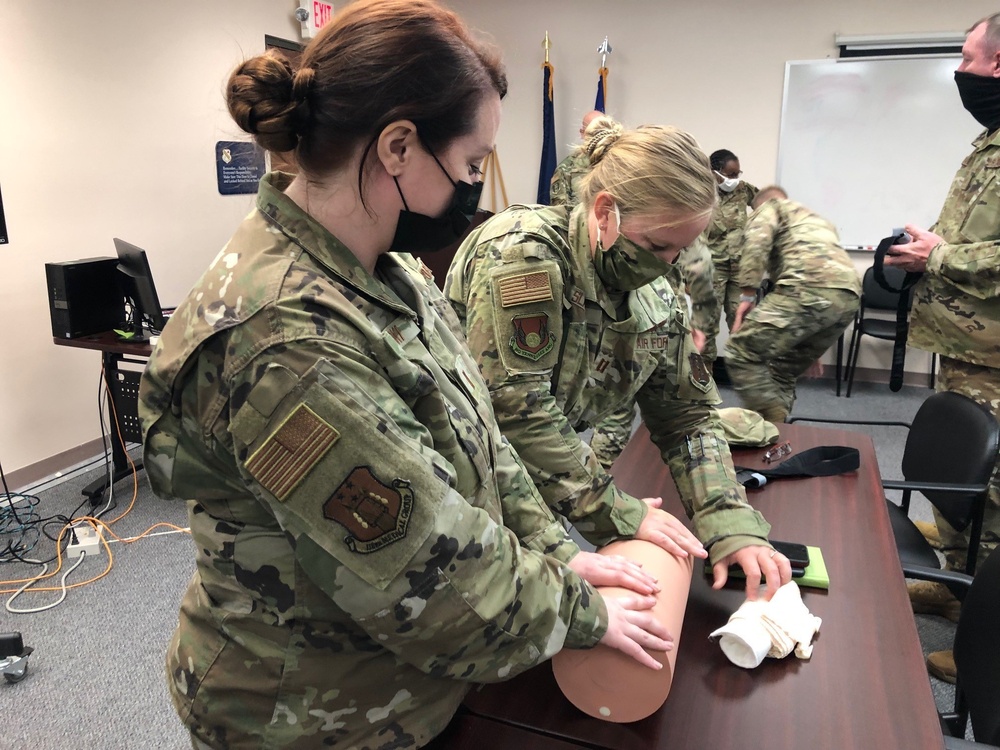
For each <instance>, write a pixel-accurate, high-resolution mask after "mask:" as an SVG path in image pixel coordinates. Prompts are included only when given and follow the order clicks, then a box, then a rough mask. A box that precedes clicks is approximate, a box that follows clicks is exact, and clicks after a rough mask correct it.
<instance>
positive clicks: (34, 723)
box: [0, 380, 954, 750]
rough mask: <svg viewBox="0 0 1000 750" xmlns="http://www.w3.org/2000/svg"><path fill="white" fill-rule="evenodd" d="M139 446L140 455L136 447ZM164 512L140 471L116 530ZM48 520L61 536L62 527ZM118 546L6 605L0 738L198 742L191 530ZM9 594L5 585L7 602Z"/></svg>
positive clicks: (921, 513) (122, 499) (908, 411)
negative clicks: (169, 648) (23, 669)
mask: <svg viewBox="0 0 1000 750" xmlns="http://www.w3.org/2000/svg"><path fill="white" fill-rule="evenodd" d="M930 393H931V391H930V390H928V389H926V388H915V387H909V386H907V387H905V388H904V389H903V390H902V391H900V392H899V393H891V392H890V391H889V390H888V388H887V387H886V386H884V385H875V384H868V383H859V384H855V390H854V393H853V394H852V397H851V398H850V399H846V398H835V397H834V395H833V386H832V382H831V381H823V380H818V381H804V382H803V384H802V386H801V387H800V392H799V400H798V402H797V403H796V406H795V410H794V412H793V414H794V415H800V414H801V415H805V414H809V415H817V416H828V417H846V418H864V419H903V420H908V419H910V418H911V417H912V416H913V414H914V413H915V412H916V410H917V408H918V407H919V406H920V403H921V402H922V401H923V399H924V398H926V397H927V396H928V395H929V394H930ZM723 395H724V397H725V400H726V404H727V405H736V403H737V402H736V399H735V397H734V395H733V393H732V392H731V391H729V390H727V389H723ZM858 429H863V428H858ZM871 432H872V434H873V437H874V439H875V444H876V448H877V453H878V459H879V464H880V466H881V467H882V473H883V475H884V476H886V477H898V476H899V474H898V471H896V469H897V467H898V466H899V465H900V459H901V454H902V444H903V440H904V437H905V435H904V434H903V431H901V430H899V429H894V430H885V429H882V430H872V431H871ZM132 455H136V453H135V451H132ZM100 471H101V469H94V468H91V469H90V470H89V471H88V470H86V469H80V470H78V471H76V472H73V473H71V474H69V475H68V476H66V477H60V478H58V479H55V480H53V481H50V482H47V483H45V484H44V485H41V486H38V487H36V488H25V490H24V491H25V492H29V493H31V494H34V495H35V496H37V497H38V498H39V503H38V505H37V506H36V508H35V510H36V511H37V512H38V513H39V514H40V515H42V516H46V517H49V516H56V515H58V514H69V513H71V512H72V511H73V510H74V508H76V507H77V506H78V505H79V504H80V502H81V500H83V498H82V497H81V495H80V490H81V488H82V487H83V486H84V485H85V484H86V483H87V482H89V481H90V480H91V479H93V478H95V477H96V476H98V474H99V473H100ZM12 489H13V488H12ZM115 491H116V497H115V499H114V502H115V503H116V504H117V507H116V508H115V509H113V510H111V511H110V512H109V513H108V514H106V515H105V516H104V517H103V518H105V519H108V520H109V519H111V518H114V517H115V516H117V515H118V514H120V513H121V512H122V511H123V510H124V509H125V508H126V506H128V504H129V502H130V500H131V495H132V482H131V480H123V481H121V482H119V483H118V484H117V485H116V486H115ZM913 514H914V515H915V516H917V517H924V518H929V517H930V512H929V510H928V508H927V506H926V505H925V504H924V505H921V504H920V503H917V504H916V505H915V507H914V512H913ZM161 521H166V522H169V523H172V524H176V525H178V526H186V525H187V518H186V513H185V511H184V508H183V507H182V506H181V505H180V504H178V503H170V502H165V501H162V500H160V499H158V498H156V497H155V496H153V494H152V492H151V491H150V490H149V485H148V483H147V481H146V477H145V474H144V473H142V472H140V473H139V475H138V497H137V501H136V503H135V506H134V508H133V509H132V511H131V512H130V513H129V514H128V515H127V516H125V517H124V518H123V519H122V520H120V521H118V522H116V523H115V524H114V525H113V529H114V530H115V533H116V534H118V535H119V536H120V537H123V538H127V537H131V536H133V535H137V534H139V533H141V532H142V531H144V530H145V529H147V528H148V527H149V526H151V525H153V524H154V523H158V522H161ZM8 529H9V527H8ZM49 529H50V531H52V532H53V533H58V524H57V523H54V524H52V525H50V526H49ZM161 531H162V530H161ZM11 540H12V536H11V533H10V532H9V530H8V532H7V533H5V534H3V535H2V536H0V546H2V547H6V546H7V544H8V543H9V542H10V541H11ZM111 547H112V554H113V565H112V568H111V570H110V572H109V573H108V574H107V575H106V576H104V577H103V578H100V579H99V580H97V581H95V582H93V583H90V584H88V585H86V586H82V587H79V588H74V589H70V590H69V591H68V592H67V593H66V598H65V601H63V602H62V603H61V604H59V605H58V606H57V607H55V608H53V609H50V610H47V611H44V612H39V613H36V614H11V613H9V612H7V611H6V610H5V609H0V632H13V631H17V632H20V633H21V634H22V636H23V638H24V641H25V644H26V645H28V646H31V647H33V648H34V649H35V652H34V654H32V656H31V657H30V660H29V663H30V667H29V673H28V676H27V677H26V678H25V679H24V680H23V681H21V682H19V683H16V684H9V683H7V682H5V681H4V682H0V706H2V707H3V714H4V719H5V721H4V726H3V727H2V729H0V746H2V747H4V748H43V749H48V748H53V749H56V748H58V749H64V748H73V749H74V750H77V749H79V750H90V749H94V748H96V749H98V750H118V749H119V748H122V749H126V748H127V749H128V750H136V749H137V748H155V749H157V750H160V749H167V750H170V749H172V748H185V747H189V746H190V745H189V744H188V741H187V733H186V731H185V729H184V728H183V726H182V725H181V723H180V721H179V720H178V719H177V717H176V715H175V714H174V711H173V708H172V706H171V704H170V700H169V697H168V695H167V690H166V680H165V674H164V668H163V656H164V652H165V647H166V644H167V642H168V640H169V638H170V634H171V632H172V630H173V627H174V624H175V622H176V612H177V608H178V605H179V602H180V598H181V595H182V594H183V591H184V589H185V587H186V585H187V581H188V579H189V577H190V575H191V573H192V571H193V569H194V548H193V545H192V542H191V539H190V537H189V536H188V535H187V534H178V533H168V534H163V535H159V536H150V537H149V538H145V539H142V540H139V541H138V542H135V543H132V544H122V543H117V542H114V543H112V544H111ZM53 554H54V545H53V543H52V542H51V541H48V540H47V539H44V538H43V539H41V540H40V541H39V542H38V543H37V545H36V546H35V548H34V549H32V550H31V551H30V552H29V553H27V555H30V556H32V557H35V558H39V559H46V558H48V557H51V556H52V555H53ZM107 563H108V559H107V556H106V554H105V553H104V552H103V551H102V553H101V554H100V556H99V557H97V558H94V559H86V560H85V561H84V562H83V563H82V564H81V565H80V567H79V568H77V569H76V570H75V571H74V572H73V573H72V575H70V577H69V579H68V580H67V583H68V584H70V585H71V584H73V583H75V582H80V581H85V580H87V579H89V578H93V577H95V576H98V575H100V574H101V573H102V572H103V571H104V570H105V568H106V567H107ZM38 572H39V569H38V568H36V567H35V566H29V565H26V564H24V563H19V562H12V563H5V564H0V580H3V581H14V580H18V579H22V578H25V577H28V576H34V575H38ZM55 584H56V585H58V582H57V581H55ZM12 588H16V586H15V585H12V584H9V583H7V584H5V585H4V586H3V590H4V591H8V592H9V591H10V590H11V589H12ZM9 596H10V594H9V593H5V594H3V599H4V601H7V600H8V599H9ZM58 596H59V592H46V593H36V594H25V595H22V596H20V597H18V598H17V599H16V600H15V601H14V602H13V606H15V607H21V608H23V607H41V606H45V605H46V604H49V603H51V602H54V601H55V600H56V599H57V598H58ZM917 622H918V629H919V632H920V636H921V640H922V642H923V644H924V648H925V651H933V650H938V649H941V648H948V647H950V644H951V637H952V634H953V632H954V626H953V625H952V623H950V622H948V621H946V620H943V619H941V618H937V617H928V616H923V615H921V616H917ZM869 668H871V665H862V664H859V665H858V675H859V679H864V676H863V675H864V671H865V670H866V669H869ZM928 679H930V680H931V682H932V684H933V686H934V692H935V696H936V700H937V701H938V705H939V707H940V708H943V709H947V708H950V706H951V701H952V694H951V687H950V686H948V685H943V684H942V683H939V682H938V681H937V680H933V679H932V678H928Z"/></svg>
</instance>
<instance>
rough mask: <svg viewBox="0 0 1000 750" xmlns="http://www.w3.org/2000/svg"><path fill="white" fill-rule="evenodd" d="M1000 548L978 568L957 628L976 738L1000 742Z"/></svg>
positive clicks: (957, 663)
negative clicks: (999, 640)
mask: <svg viewBox="0 0 1000 750" xmlns="http://www.w3.org/2000/svg"><path fill="white" fill-rule="evenodd" d="M998 636H1000V548H998V549H995V550H993V552H991V553H990V556H989V557H988V558H986V560H985V561H984V562H983V564H982V565H980V566H979V568H978V569H977V571H976V577H975V579H973V581H972V587H971V588H970V589H969V592H968V593H967V594H966V595H965V599H963V600H962V614H961V615H960V616H959V620H958V628H957V629H956V630H955V647H954V651H955V666H956V668H957V670H958V679H959V684H960V685H961V688H962V692H963V693H964V694H965V698H966V702H967V705H968V707H969V716H970V717H971V719H972V733H973V735H974V736H975V738H976V742H985V743H987V744H989V745H1000V648H998V647H997V638H998Z"/></svg>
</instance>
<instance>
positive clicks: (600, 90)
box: [594, 68, 608, 112]
mask: <svg viewBox="0 0 1000 750" xmlns="http://www.w3.org/2000/svg"><path fill="white" fill-rule="evenodd" d="M607 81H608V69H607V68H601V69H600V70H598V71H597V98H596V99H595V100H594V109H596V110H597V111H598V112H603V111H604V90H605V87H606V86H607Z"/></svg>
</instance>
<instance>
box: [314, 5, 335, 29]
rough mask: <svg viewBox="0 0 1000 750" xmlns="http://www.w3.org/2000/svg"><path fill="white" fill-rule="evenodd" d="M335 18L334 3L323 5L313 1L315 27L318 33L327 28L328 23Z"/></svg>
mask: <svg viewBox="0 0 1000 750" xmlns="http://www.w3.org/2000/svg"><path fill="white" fill-rule="evenodd" d="M332 17H333V3H321V2H319V0H313V4H312V18H313V26H314V27H315V28H316V30H317V31H319V30H320V29H322V28H323V27H324V26H326V22H327V21H329V20H330V19H331V18H332Z"/></svg>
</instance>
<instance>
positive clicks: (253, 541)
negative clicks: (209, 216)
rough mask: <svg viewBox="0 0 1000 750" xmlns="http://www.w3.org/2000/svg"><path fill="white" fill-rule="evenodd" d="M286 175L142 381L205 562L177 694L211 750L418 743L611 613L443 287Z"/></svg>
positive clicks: (172, 667) (184, 613)
mask: <svg viewBox="0 0 1000 750" xmlns="http://www.w3.org/2000/svg"><path fill="white" fill-rule="evenodd" d="M287 180H288V177H287V176H285V175H277V174H275V175H269V176H267V177H265V179H264V180H263V181H262V183H261V189H260V193H259V195H258V199H257V210H256V211H255V212H253V213H251V215H250V216H249V217H248V218H247V219H246V220H245V221H244V223H243V225H242V226H241V227H240V229H239V230H238V231H237V233H236V234H235V235H234V236H233V238H232V239H231V240H230V242H229V244H228V245H227V246H226V248H225V249H223V251H222V252H221V253H220V254H219V256H218V257H217V258H216V260H215V261H214V263H213V264H212V266H211V267H210V268H209V270H208V271H206V273H205V275H204V276H203V277H202V279H201V280H200V281H199V282H198V283H197V284H196V286H195V288H194V290H193V291H192V293H191V295H190V296H189V297H188V299H187V300H186V301H185V302H184V304H182V305H181V307H179V308H178V310H177V312H176V313H175V314H174V316H173V317H172V318H171V320H170V322H169V324H168V325H167V326H166V328H165V330H164V332H163V337H162V339H161V341H160V343H159V345H158V346H157V348H156V350H155V352H154V353H153V356H152V358H151V359H150V362H149V366H148V368H147V370H146V372H145V374H144V376H143V379H142V386H141V392H140V408H141V417H142V422H143V427H144V432H145V441H144V448H145V452H144V457H145V465H146V471H147V472H148V475H149V479H150V482H151V483H152V486H153V489H154V490H155V492H156V493H157V494H158V495H160V496H161V497H165V498H174V499H180V500H184V501H186V502H187V504H188V507H189V510H190V524H191V533H192V536H193V538H194V541H195V544H196V546H197V570H196V573H195V576H194V578H193V580H192V582H191V585H190V587H189V588H188V591H187V594H186V595H185V597H184V601H183V603H182V605H181V611H180V618H179V624H178V628H177V631H176V632H175V634H174V638H173V641H172V643H171V645H170V648H169V653H168V656H167V667H168V673H169V687H170V692H171V695H172V697H173V700H174V705H175V707H176V709H177V711H178V712H179V713H180V715H181V718H182V719H183V720H184V722H185V723H186V724H187V725H188V727H189V729H190V730H191V732H192V735H193V736H194V737H195V738H197V741H198V742H200V743H202V744H203V745H207V746H210V747H215V748H229V747H249V746H253V747H261V748H278V747H281V748H314V747H321V746H322V747H326V746H336V747H345V748H347V747H349V748H359V749H360V748H394V749H395V748H416V747H420V746H422V745H424V744H426V743H427V742H428V741H429V740H430V739H431V738H432V737H433V736H434V735H435V734H437V733H438V732H440V731H441V730H442V729H443V728H444V727H445V725H446V724H447V723H448V721H449V719H450V718H451V716H452V714H453V713H454V711H455V709H456V707H457V706H458V705H459V703H460V702H461V700H462V698H463V696H464V694H465V692H466V691H467V690H468V688H469V686H470V684H471V683H472V682H491V681H497V680H503V679H505V678H508V677H512V676H514V675H516V674H518V673H519V672H521V671H523V670H525V669H528V668H529V667H532V666H534V665H536V664H538V663H540V662H541V661H543V660H545V659H547V658H549V657H551V656H552V654H554V653H555V652H556V651H558V650H559V649H560V648H562V647H564V646H565V647H589V646H592V645H594V644H595V643H596V642H597V641H598V640H599V639H600V638H601V637H602V635H603V633H604V631H605V629H606V627H607V611H606V608H605V605H604V602H603V600H602V599H601V598H600V596H597V595H596V592H594V590H593V589H592V588H591V587H590V586H589V585H588V584H586V583H585V582H584V581H582V580H581V579H580V578H579V577H577V576H576V574H574V573H573V572H572V571H570V570H569V569H568V568H567V567H565V566H564V565H563V564H562V563H561V562H560V560H568V559H569V558H570V557H572V555H573V554H575V553H576V552H577V551H578V548H577V547H576V545H575V544H574V543H573V542H571V541H570V540H569V539H568V537H567V535H566V532H565V529H564V528H563V526H562V524H561V523H560V521H559V520H557V519H556V518H555V517H554V516H553V515H552V513H551V511H550V510H549V509H548V507H547V506H546V505H545V504H544V502H543V501H542V500H541V498H540V497H539V495H538V494H537V492H536V491H535V489H534V487H533V486H531V483H530V482H528V481H526V479H525V476H524V474H525V472H524V467H523V466H522V465H521V463H520V462H519V461H518V460H517V458H516V456H515V455H514V453H513V452H512V451H511V450H510V447H509V445H508V444H507V443H506V441H505V440H503V438H502V436H501V435H500V432H499V430H498V428H497V424H496V418H495V416H494V414H493V410H492V407H491V404H490V399H489V393H488V391H487V389H486V386H485V384H484V383H483V381H482V378H481V377H480V376H479V374H478V372H477V370H476V364H475V362H474V361H473V360H472V359H471V358H470V357H469V356H468V353H467V350H466V348H465V344H464V340H463V338H462V334H461V328H460V325H459V323H458V321H457V319H456V318H455V316H454V313H453V312H452V311H451V309H450V307H449V305H448V304H447V302H445V300H444V298H443V297H442V296H441V294H440V292H439V291H438V290H437V288H436V287H435V286H434V284H433V283H431V282H430V281H429V280H428V279H427V278H426V276H425V275H424V274H423V273H422V271H423V268H422V267H421V266H419V265H418V264H417V263H416V261H414V260H413V259H412V258H410V256H395V255H385V256H382V257H381V258H380V259H379V262H378V266H377V268H376V275H375V276H374V277H373V276H371V275H369V274H368V273H367V272H366V271H365V270H364V269H363V268H362V267H361V266H360V265H359V264H358V263H357V260H356V259H355V257H354V255H353V254H351V253H350V252H349V251H348V250H347V249H346V248H345V247H344V246H343V245H341V244H340V243H339V242H338V241H337V240H336V239H335V238H334V237H333V236H331V235H330V234H329V233H328V232H326V231H325V230H324V229H323V228H322V227H321V226H320V225H318V224H317V223H315V222H314V221H313V220H312V219H311V218H309V217H308V215H306V214H305V213H303V212H302V211H301V210H300V209H299V208H298V207H297V206H296V205H295V204H294V203H293V202H292V201H291V200H290V199H288V198H287V197H285V196H284V195H283V194H282V192H280V191H281V190H282V189H283V188H284V187H285V186H286V185H287ZM543 553H544V554H543Z"/></svg>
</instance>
